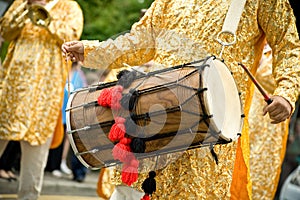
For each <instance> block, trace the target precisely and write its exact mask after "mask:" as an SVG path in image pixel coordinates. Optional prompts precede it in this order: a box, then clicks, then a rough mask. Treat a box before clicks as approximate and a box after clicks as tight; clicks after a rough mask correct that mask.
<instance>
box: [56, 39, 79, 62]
mask: <svg viewBox="0 0 300 200" xmlns="http://www.w3.org/2000/svg"><path fill="white" fill-rule="evenodd" d="M61 50H62V54H63V56H64V57H65V59H66V60H68V58H70V60H71V61H73V62H74V61H80V62H83V60H84V46H83V43H82V42H81V41H71V42H65V43H63V44H62V46H61Z"/></svg>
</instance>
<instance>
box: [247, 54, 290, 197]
mask: <svg viewBox="0 0 300 200" xmlns="http://www.w3.org/2000/svg"><path fill="white" fill-rule="evenodd" d="M256 79H257V80H258V82H259V83H261V85H262V86H263V88H264V89H265V90H266V91H267V93H269V94H272V93H273V92H274V89H275V81H274V78H273V77H272V54H271V50H270V51H268V52H266V53H264V55H263V57H262V60H261V62H260V65H259V67H258V70H257V74H256ZM264 106H266V102H265V101H264V99H263V96H262V95H261V93H260V92H259V91H258V89H257V88H254V94H253V99H252V103H251V107H250V111H249V135H250V174H251V180H252V190H253V199H254V200H260V199H265V200H268V199H269V200H272V199H274V196H275V192H276V190H277V185H278V180H279V176H280V172H281V164H282V162H283V158H284V155H285V150H286V143H287V138H288V125H289V120H286V121H285V122H283V123H279V124H271V120H270V118H269V117H268V116H263V115H262V114H261V113H262V110H263V107H264Z"/></svg>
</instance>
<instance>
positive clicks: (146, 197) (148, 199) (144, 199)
mask: <svg viewBox="0 0 300 200" xmlns="http://www.w3.org/2000/svg"><path fill="white" fill-rule="evenodd" d="M141 200H150V196H149V194H145V195H144V196H143V197H142V198H141Z"/></svg>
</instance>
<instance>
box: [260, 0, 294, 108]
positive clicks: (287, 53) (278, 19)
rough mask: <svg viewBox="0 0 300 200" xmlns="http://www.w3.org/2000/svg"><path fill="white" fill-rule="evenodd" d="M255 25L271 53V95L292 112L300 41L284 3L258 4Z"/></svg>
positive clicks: (292, 16)
mask: <svg viewBox="0 0 300 200" xmlns="http://www.w3.org/2000/svg"><path fill="white" fill-rule="evenodd" d="M259 2H260V6H259V10H258V22H259V25H260V26H261V28H262V30H263V31H264V33H265V35H266V38H267V41H268V44H269V45H270V46H271V48H272V52H273V64H272V65H273V76H274V79H275V81H276V85H277V87H276V89H275V91H274V94H273V95H274V96H280V97H283V98H284V99H285V100H286V101H288V102H289V104H290V106H291V109H292V110H293V109H294V106H295V102H296V100H297V98H298V95H299V88H300V78H299V75H300V42H299V38H298V33H297V29H296V25H295V18H294V15H293V12H292V9H291V7H290V5H289V3H288V1H287V0H269V1H262V0H261V1H259Z"/></svg>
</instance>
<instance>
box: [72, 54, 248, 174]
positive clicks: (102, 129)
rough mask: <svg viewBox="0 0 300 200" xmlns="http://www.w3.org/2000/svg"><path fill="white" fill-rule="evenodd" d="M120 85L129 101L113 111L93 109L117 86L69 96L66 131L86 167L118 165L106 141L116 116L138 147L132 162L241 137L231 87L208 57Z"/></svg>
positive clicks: (239, 115)
mask: <svg viewBox="0 0 300 200" xmlns="http://www.w3.org/2000/svg"><path fill="white" fill-rule="evenodd" d="M125 80H127V79H125ZM125 82H126V81H125ZM126 83H127V86H126V87H124V88H123V90H122V96H123V98H124V97H125V96H127V97H129V98H128V99H129V100H127V101H125V100H124V101H122V102H123V104H122V107H121V109H117V110H114V109H112V108H111V107H106V106H103V105H99V97H100V96H101V94H103V93H104V90H107V89H110V88H114V87H116V86H118V84H119V81H116V82H110V83H102V84H101V83H99V84H98V85H94V86H89V87H87V88H83V89H80V90H76V91H74V92H73V93H72V94H71V95H70V98H69V101H68V105H67V109H66V113H67V131H68V135H69V139H70V143H71V146H72V148H73V150H74V152H75V154H76V155H77V156H78V158H79V160H80V161H81V162H82V163H83V164H84V165H85V166H86V167H88V168H92V169H98V168H102V167H109V166H114V165H116V164H118V163H120V162H118V161H117V160H115V159H114V158H113V156H112V149H113V148H114V146H115V144H116V143H115V142H112V141H111V140H110V139H109V137H108V134H109V133H110V130H111V128H112V126H113V125H114V123H115V122H116V121H115V120H116V119H117V117H119V119H120V116H121V117H122V118H123V119H126V122H127V121H128V122H129V123H124V126H125V127H126V137H129V138H139V139H140V140H142V141H143V142H144V143H143V144H144V149H143V153H140V152H135V151H133V152H134V153H136V154H135V156H136V158H137V159H143V158H147V157H152V156H156V155H161V154H168V153H173V152H180V151H185V150H188V149H192V148H199V147H203V146H207V145H215V144H227V143H230V142H232V141H234V140H236V139H237V138H238V137H239V136H240V134H241V128H242V124H243V110H242V105H241V100H240V96H239V92H238V89H237V86H236V83H235V81H234V79H233V76H232V74H231V72H230V71H229V69H228V68H227V66H226V65H225V63H224V62H223V61H221V60H219V59H217V58H215V57H214V56H209V57H207V58H205V59H202V60H199V61H195V62H192V63H187V64H184V65H180V66H175V67H170V68H166V69H163V70H158V71H154V72H150V73H147V74H143V75H139V76H136V77H135V78H134V80H132V81H131V82H129V80H128V82H126ZM106 98H107V97H106ZM109 98H114V97H113V96H109ZM123 98H122V99H123ZM120 101H121V100H120ZM124 102H127V103H124ZM124 105H125V106H124ZM126 105H127V106H126ZM129 124H131V125H130V126H131V127H128V126H129ZM132 127H134V128H132ZM129 129H130V131H129Z"/></svg>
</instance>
